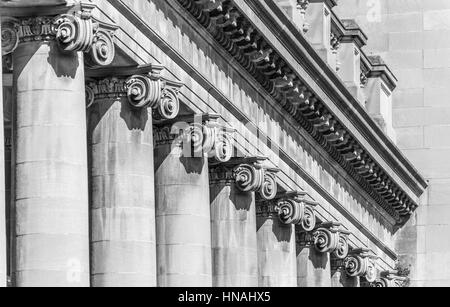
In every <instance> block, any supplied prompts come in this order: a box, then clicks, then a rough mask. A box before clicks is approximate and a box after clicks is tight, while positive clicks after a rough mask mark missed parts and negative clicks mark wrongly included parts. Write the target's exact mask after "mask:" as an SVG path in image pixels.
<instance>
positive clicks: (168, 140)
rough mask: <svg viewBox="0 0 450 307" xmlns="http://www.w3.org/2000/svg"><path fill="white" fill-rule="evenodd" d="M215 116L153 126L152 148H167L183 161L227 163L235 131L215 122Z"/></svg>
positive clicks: (202, 116)
mask: <svg viewBox="0 0 450 307" xmlns="http://www.w3.org/2000/svg"><path fill="white" fill-rule="evenodd" d="M219 117H220V116H219V115H217V114H202V115H193V116H184V117H178V118H176V119H173V120H165V121H164V120H163V121H160V122H158V123H156V125H155V127H154V129H153V131H154V140H155V145H156V146H160V145H171V146H172V148H179V149H180V150H182V155H183V157H185V158H196V157H207V158H211V159H214V160H216V161H218V162H222V163H225V162H228V161H230V159H231V158H232V157H233V154H234V133H235V130H234V129H231V128H228V127H226V126H225V125H222V124H220V123H219V122H218V119H219Z"/></svg>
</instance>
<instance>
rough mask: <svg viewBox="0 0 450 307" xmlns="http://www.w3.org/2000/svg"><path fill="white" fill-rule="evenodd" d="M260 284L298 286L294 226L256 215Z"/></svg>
mask: <svg viewBox="0 0 450 307" xmlns="http://www.w3.org/2000/svg"><path fill="white" fill-rule="evenodd" d="M256 223H257V229H258V231H257V235H258V274H259V286H260V287H297V262H296V261H297V260H296V249H295V226H294V225H284V224H282V223H281V222H280V220H279V219H278V218H277V217H273V218H267V217H257V222H256Z"/></svg>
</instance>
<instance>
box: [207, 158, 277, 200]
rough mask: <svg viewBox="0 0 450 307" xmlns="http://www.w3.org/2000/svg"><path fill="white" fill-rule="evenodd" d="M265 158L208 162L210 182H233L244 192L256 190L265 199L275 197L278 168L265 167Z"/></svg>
mask: <svg viewBox="0 0 450 307" xmlns="http://www.w3.org/2000/svg"><path fill="white" fill-rule="evenodd" d="M266 160H267V158H262V157H254V158H233V159H231V160H230V161H229V162H225V163H217V162H212V163H210V182H211V183H212V184H216V183H224V182H225V183H227V184H235V185H236V187H237V189H238V190H240V191H242V192H244V193H246V192H258V194H259V195H260V197H261V198H262V199H265V200H271V199H273V198H275V196H276V194H277V182H276V173H277V171H278V170H275V169H271V168H267V167H265V166H264V161H266Z"/></svg>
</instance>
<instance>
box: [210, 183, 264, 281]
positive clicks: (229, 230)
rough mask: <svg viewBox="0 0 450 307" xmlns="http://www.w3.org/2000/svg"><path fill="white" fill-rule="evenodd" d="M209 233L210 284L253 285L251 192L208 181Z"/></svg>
mask: <svg viewBox="0 0 450 307" xmlns="http://www.w3.org/2000/svg"><path fill="white" fill-rule="evenodd" d="M210 191H211V192H210V194H211V236H212V265H213V286H214V287H257V286H258V256H257V244H256V212H255V195H254V192H250V193H244V192H241V191H239V190H238V189H237V188H236V186H235V185H234V184H231V185H229V184H220V183H212V185H211V188H210Z"/></svg>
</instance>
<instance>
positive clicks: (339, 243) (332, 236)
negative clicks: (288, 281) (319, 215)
mask: <svg viewBox="0 0 450 307" xmlns="http://www.w3.org/2000/svg"><path fill="white" fill-rule="evenodd" d="M339 226H340V224H339V223H332V222H327V223H322V224H319V225H317V226H316V227H313V228H314V229H313V230H312V231H311V230H305V229H302V228H300V229H299V230H298V233H297V267H298V286H299V287H331V285H332V282H331V265H332V263H331V262H332V261H331V259H330V257H333V258H338V259H345V257H346V256H347V254H348V242H347V236H348V234H347V233H346V232H342V230H340V228H339Z"/></svg>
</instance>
